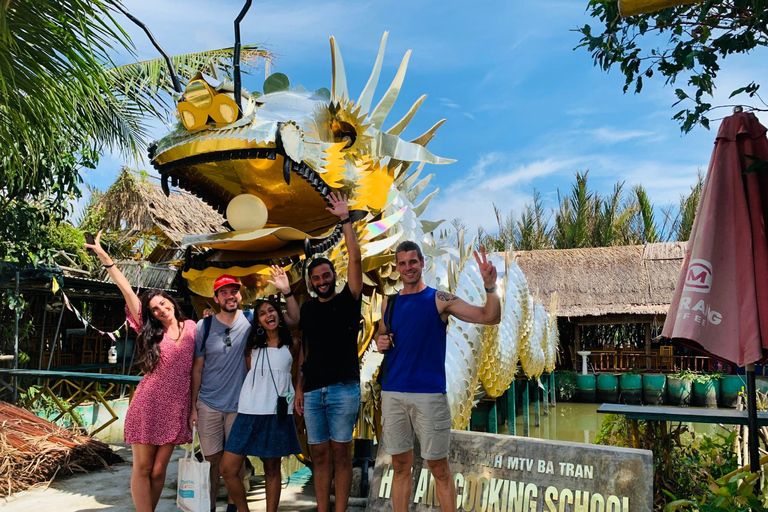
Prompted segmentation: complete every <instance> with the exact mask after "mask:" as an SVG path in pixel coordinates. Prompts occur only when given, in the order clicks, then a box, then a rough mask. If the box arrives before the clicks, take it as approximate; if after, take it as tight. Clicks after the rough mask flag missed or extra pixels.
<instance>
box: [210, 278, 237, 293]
mask: <svg viewBox="0 0 768 512" xmlns="http://www.w3.org/2000/svg"><path fill="white" fill-rule="evenodd" d="M228 284H236V285H237V287H238V288H239V287H240V286H241V285H240V281H239V280H238V279H237V278H236V277H234V276H230V275H227V274H224V275H223V276H221V277H219V278H218V279H216V281H214V282H213V294H214V295H216V292H217V291H218V289H219V288H221V287H222V286H227V285H228Z"/></svg>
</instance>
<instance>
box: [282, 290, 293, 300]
mask: <svg viewBox="0 0 768 512" xmlns="http://www.w3.org/2000/svg"><path fill="white" fill-rule="evenodd" d="M288 297H293V290H288V293H284V294H283V298H284V299H287V298H288Z"/></svg>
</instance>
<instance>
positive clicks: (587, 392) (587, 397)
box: [576, 374, 597, 403]
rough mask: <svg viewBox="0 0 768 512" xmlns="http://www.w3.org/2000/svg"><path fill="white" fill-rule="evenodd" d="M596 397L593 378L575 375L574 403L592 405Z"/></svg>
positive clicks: (592, 376) (591, 376)
mask: <svg viewBox="0 0 768 512" xmlns="http://www.w3.org/2000/svg"><path fill="white" fill-rule="evenodd" d="M596 398H597V395H596V393H595V376H594V374H591V375H578V374H577V375H576V401H577V402H582V403H594V402H595V399H596Z"/></svg>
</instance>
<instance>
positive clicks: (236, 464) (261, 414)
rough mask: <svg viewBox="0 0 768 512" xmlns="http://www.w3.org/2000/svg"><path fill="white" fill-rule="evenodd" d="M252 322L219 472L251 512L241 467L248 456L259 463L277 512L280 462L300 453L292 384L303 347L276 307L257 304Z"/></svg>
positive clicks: (244, 511) (241, 507)
mask: <svg viewBox="0 0 768 512" xmlns="http://www.w3.org/2000/svg"><path fill="white" fill-rule="evenodd" d="M254 322H255V324H254V327H256V328H255V329H251V334H250V335H249V337H248V342H247V344H246V348H245V358H246V359H245V360H246V364H247V365H248V375H246V377H245V382H244V383H243V387H242V389H241V391H240V401H239V403H238V407H237V417H236V418H235V422H234V423H233V424H232V431H231V432H230V434H229V439H227V445H226V448H225V450H224V455H223V456H222V459H221V464H220V469H221V476H223V477H224V483H225V484H226V486H227V491H228V492H229V496H230V498H232V501H233V502H234V503H235V505H236V506H237V510H238V512H248V502H247V500H246V497H245V487H244V486H243V481H242V479H241V477H240V475H239V473H240V467H241V465H242V464H243V461H244V460H245V457H246V455H250V456H254V457H259V458H260V459H261V460H262V462H263V463H264V476H265V479H266V491H267V492H266V494H267V511H268V512H276V511H277V506H278V504H279V503H280V488H281V486H280V481H281V474H280V459H281V457H286V456H288V455H291V454H298V453H301V447H300V446H299V440H298V438H297V437H296V424H295V423H294V421H293V414H292V413H293V395H294V387H293V382H292V379H291V366H292V365H293V361H294V359H295V358H298V354H299V349H300V342H299V340H297V339H295V338H293V337H292V336H291V331H290V330H289V329H288V326H287V325H286V322H285V319H284V317H283V313H282V311H280V308H279V306H277V304H275V303H273V302H272V301H269V300H260V301H258V302H257V303H256V307H255V308H254Z"/></svg>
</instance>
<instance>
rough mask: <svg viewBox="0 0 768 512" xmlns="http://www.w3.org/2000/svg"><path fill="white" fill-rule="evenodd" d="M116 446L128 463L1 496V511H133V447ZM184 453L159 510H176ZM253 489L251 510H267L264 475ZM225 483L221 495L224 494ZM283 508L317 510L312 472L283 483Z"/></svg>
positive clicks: (222, 505) (172, 467)
mask: <svg viewBox="0 0 768 512" xmlns="http://www.w3.org/2000/svg"><path fill="white" fill-rule="evenodd" d="M112 447H113V449H114V450H115V451H116V452H117V453H118V454H120V456H121V457H123V458H124V459H125V460H126V461H127V462H125V463H123V464H118V465H115V466H113V467H112V469H111V470H107V469H103V470H99V471H93V472H90V473H79V474H76V475H74V476H71V477H66V478H59V479H57V480H56V481H54V482H53V483H52V484H51V485H50V486H49V487H38V488H34V489H30V490H28V491H24V492H20V493H17V494H14V495H13V496H11V497H9V498H7V499H5V500H2V499H0V511H2V512H6V511H7V512H32V511H37V510H41V511H43V510H44V511H48V512H92V511H98V510H111V511H115V512H117V511H120V512H122V511H130V510H133V501H132V499H131V490H130V487H129V483H130V480H131V450H130V449H129V448H128V447H127V446H125V445H113V446H112ZM183 456H184V450H183V449H182V448H177V449H176V450H175V451H174V453H173V456H172V457H171V462H170V464H168V474H167V477H166V485H165V489H163V494H162V496H161V497H160V503H158V505H157V509H156V510H157V512H176V511H178V510H179V509H178V508H176V479H177V469H178V464H177V462H176V461H177V460H178V459H179V458H181V457H183ZM251 482H252V486H251V491H250V492H249V493H248V501H249V506H250V509H251V510H253V511H261V510H266V501H265V499H264V480H263V477H253V478H251ZM223 488H224V486H223V485H222V492H221V493H220V496H221V495H224V491H223ZM216 505H217V506H216V510H217V511H219V512H223V511H225V510H226V508H227V504H226V499H225V498H219V500H218V501H217V503H216ZM280 509H281V510H292V511H293V510H316V509H317V504H316V502H315V497H314V488H313V486H312V481H311V478H309V472H308V471H305V470H302V471H300V472H299V473H297V474H296V475H295V476H294V477H292V478H291V479H289V480H287V481H286V482H284V483H283V491H282V494H281V497H280Z"/></svg>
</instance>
